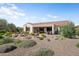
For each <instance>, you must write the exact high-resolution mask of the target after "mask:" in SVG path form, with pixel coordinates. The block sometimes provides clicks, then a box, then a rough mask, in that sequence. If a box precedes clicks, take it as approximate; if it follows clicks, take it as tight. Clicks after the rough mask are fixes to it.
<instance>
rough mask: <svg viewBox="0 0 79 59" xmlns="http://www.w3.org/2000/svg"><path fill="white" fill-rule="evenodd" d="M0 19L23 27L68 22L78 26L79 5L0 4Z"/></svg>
mask: <svg viewBox="0 0 79 59" xmlns="http://www.w3.org/2000/svg"><path fill="white" fill-rule="evenodd" d="M0 18H4V19H6V20H7V21H8V22H9V23H14V24H15V25H17V26H21V27H22V26H23V25H24V24H25V23H27V22H32V23H34V22H50V21H62V20H69V21H72V22H74V23H75V24H76V25H78V24H79V4H77V3H75V4H73V3H70V4H68V3H57V4H56V3H39V4H38V3H37V4H36V3H35V4H34V3H30V4H29V3H17V4H9V3H8V4H0Z"/></svg>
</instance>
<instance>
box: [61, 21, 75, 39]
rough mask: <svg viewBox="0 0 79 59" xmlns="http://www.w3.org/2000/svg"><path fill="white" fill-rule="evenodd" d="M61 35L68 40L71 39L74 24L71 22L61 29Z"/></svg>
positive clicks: (73, 32) (73, 34)
mask: <svg viewBox="0 0 79 59" xmlns="http://www.w3.org/2000/svg"><path fill="white" fill-rule="evenodd" d="M61 35H62V36H64V37H68V38H73V37H74V36H75V28H74V24H73V23H72V22H71V23H69V24H67V25H64V26H62V27H61Z"/></svg>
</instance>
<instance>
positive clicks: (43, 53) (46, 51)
mask: <svg viewBox="0 0 79 59" xmlns="http://www.w3.org/2000/svg"><path fill="white" fill-rule="evenodd" d="M33 55H34V56H53V55H54V51H51V50H50V49H47V48H42V49H40V50H38V51H36V52H35V53H34V54H33Z"/></svg>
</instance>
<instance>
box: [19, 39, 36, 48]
mask: <svg viewBox="0 0 79 59" xmlns="http://www.w3.org/2000/svg"><path fill="white" fill-rule="evenodd" d="M34 45H36V42H35V41H33V40H26V41H22V42H21V43H19V44H18V46H19V47H22V48H29V47H33V46H34Z"/></svg>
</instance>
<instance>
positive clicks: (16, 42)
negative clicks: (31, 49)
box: [14, 40, 22, 45]
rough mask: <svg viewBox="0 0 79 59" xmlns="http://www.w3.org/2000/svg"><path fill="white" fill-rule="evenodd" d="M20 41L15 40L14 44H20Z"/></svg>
mask: <svg viewBox="0 0 79 59" xmlns="http://www.w3.org/2000/svg"><path fill="white" fill-rule="evenodd" d="M21 42H22V41H21V40H15V41H14V43H15V44H16V45H17V44H19V43H21Z"/></svg>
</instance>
